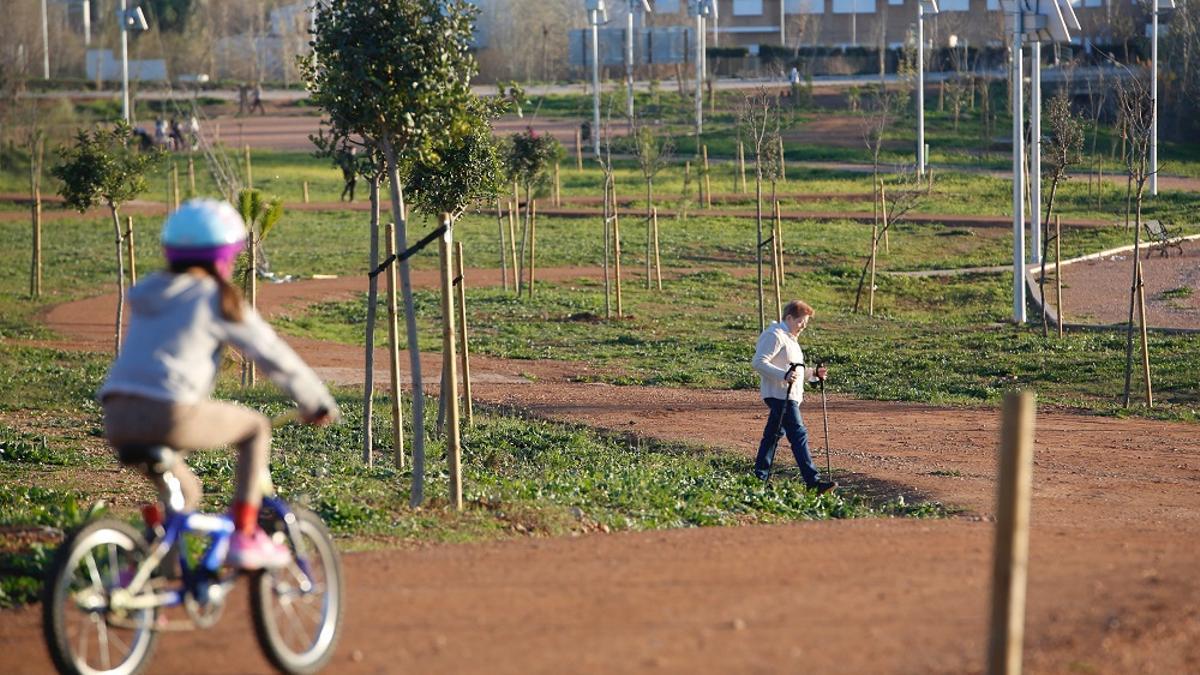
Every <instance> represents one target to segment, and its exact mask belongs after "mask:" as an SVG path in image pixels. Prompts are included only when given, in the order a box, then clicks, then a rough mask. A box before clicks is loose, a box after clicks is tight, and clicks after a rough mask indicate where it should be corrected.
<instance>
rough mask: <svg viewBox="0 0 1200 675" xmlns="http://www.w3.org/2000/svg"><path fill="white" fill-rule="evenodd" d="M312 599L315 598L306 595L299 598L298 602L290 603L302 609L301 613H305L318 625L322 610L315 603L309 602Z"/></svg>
mask: <svg viewBox="0 0 1200 675" xmlns="http://www.w3.org/2000/svg"><path fill="white" fill-rule="evenodd" d="M312 600H315V598H313V597H312V596H308V597H304V598H301V599H300V600H299V602H294V603H292V605H293V606H295V607H297V608H299V609H300V610H302V612H301V613H303V614H307V615H308V618H310V619H312V622H313V623H314V624H316V625H320V624H321V619H322V614H323V612H322V611H321V607H318V606H317V603H315V602H311V601H312ZM322 604H324V603H322Z"/></svg>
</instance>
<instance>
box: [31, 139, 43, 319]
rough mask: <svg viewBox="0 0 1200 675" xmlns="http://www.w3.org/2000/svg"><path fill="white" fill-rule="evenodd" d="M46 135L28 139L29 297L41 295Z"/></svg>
mask: <svg viewBox="0 0 1200 675" xmlns="http://www.w3.org/2000/svg"><path fill="white" fill-rule="evenodd" d="M45 149H46V134H45V133H44V132H42V131H41V130H40V129H38V130H35V131H34V132H33V134H31V136H30V139H29V197H30V206H29V208H30V219H31V221H32V223H31V224H32V226H33V251H32V255H31V256H30V260H29V295H30V297H34V298H37V297H41V295H42V160H43V159H44V157H45Z"/></svg>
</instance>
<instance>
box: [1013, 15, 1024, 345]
mask: <svg viewBox="0 0 1200 675" xmlns="http://www.w3.org/2000/svg"><path fill="white" fill-rule="evenodd" d="M1014 16H1015V21H1014V22H1013V35H1012V145H1013V149H1012V165H1013V185H1012V199H1013V321H1014V322H1016V323H1025V175H1024V169H1025V120H1024V119H1023V113H1024V112H1025V110H1024V108H1025V106H1024V100H1023V99H1024V92H1023V91H1022V89H1023V87H1022V81H1023V80H1024V75H1025V67H1024V64H1023V63H1021V60H1022V58H1021V57H1022V54H1021V52H1022V50H1023V49H1024V47H1023V45H1022V43H1023V42H1024V30H1023V24H1024V23H1025V22H1024V18H1025V16H1024V12H1022V11H1021V10H1020V9H1018V10H1017V11H1016V13H1015V15H1014Z"/></svg>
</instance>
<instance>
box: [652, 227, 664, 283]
mask: <svg viewBox="0 0 1200 675" xmlns="http://www.w3.org/2000/svg"><path fill="white" fill-rule="evenodd" d="M650 220H651V222H652V223H654V276H655V278H656V279H657V280H658V290H660V291H661V290H662V260H660V259H659V257H658V207H654V208H653V209H652V210H651V212H650Z"/></svg>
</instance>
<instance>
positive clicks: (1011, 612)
mask: <svg viewBox="0 0 1200 675" xmlns="http://www.w3.org/2000/svg"><path fill="white" fill-rule="evenodd" d="M1033 429H1034V396H1033V393H1032V392H1027V391H1026V392H1013V393H1009V394H1007V395H1006V396H1005V397H1004V413H1003V417H1002V419H1001V428H1000V476H999V481H1000V482H999V489H998V494H997V510H996V547H995V552H994V558H993V565H992V617H991V633H990V638H989V641H988V659H987V662H988V666H987V672H988V674H989V675H1019V673H1020V672H1021V652H1022V643H1023V642H1024V638H1025V587H1026V576H1027V573H1028V562H1029V501H1030V484H1031V482H1032V474H1033Z"/></svg>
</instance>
